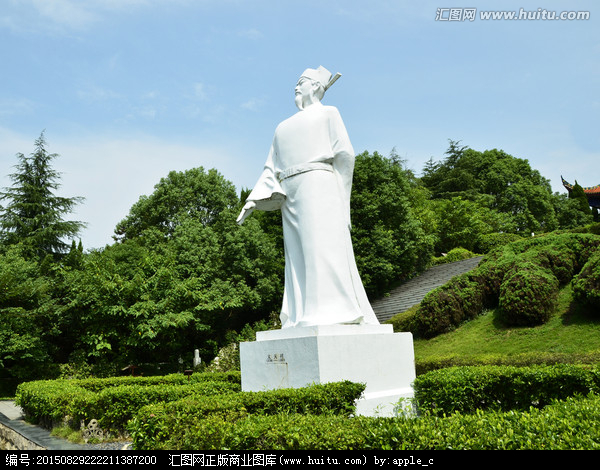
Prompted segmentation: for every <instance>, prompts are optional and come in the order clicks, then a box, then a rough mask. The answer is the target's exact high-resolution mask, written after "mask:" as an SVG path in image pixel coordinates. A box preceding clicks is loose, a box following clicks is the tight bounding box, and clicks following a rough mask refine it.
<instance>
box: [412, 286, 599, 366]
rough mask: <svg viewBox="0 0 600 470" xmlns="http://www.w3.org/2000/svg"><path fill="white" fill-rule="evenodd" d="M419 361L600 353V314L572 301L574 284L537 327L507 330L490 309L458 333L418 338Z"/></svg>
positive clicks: (457, 331) (568, 287)
mask: <svg viewBox="0 0 600 470" xmlns="http://www.w3.org/2000/svg"><path fill="white" fill-rule="evenodd" d="M414 347H415V359H416V361H417V362H419V361H429V360H432V359H434V358H440V357H455V358H461V359H464V360H466V361H467V362H468V361H469V360H477V359H478V358H484V357H485V356H511V355H520V354H530V355H531V354H533V355H535V353H542V354H546V353H555V354H566V355H573V357H574V358H577V357H578V356H579V355H589V354H593V353H599V354H600V315H598V313H597V312H592V311H585V310H582V309H581V308H578V307H576V306H575V305H574V303H573V302H572V290H571V287H570V285H567V286H566V287H564V288H563V289H562V290H561V291H560V293H559V296H558V299H557V305H556V309H555V311H554V313H553V315H552V316H551V318H550V320H549V321H548V322H547V323H545V324H543V325H540V326H536V327H507V326H505V325H503V324H502V323H501V322H500V320H499V318H498V315H497V312H496V311H495V310H486V311H484V312H483V313H482V315H480V316H479V317H477V318H476V319H474V320H471V321H469V322H466V323H464V324H463V325H461V326H459V327H458V328H457V329H456V330H454V331H452V332H450V333H446V334H442V335H439V336H437V337H434V338H431V339H415V342H414Z"/></svg>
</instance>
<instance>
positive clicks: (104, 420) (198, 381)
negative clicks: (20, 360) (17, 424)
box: [15, 372, 241, 433]
mask: <svg viewBox="0 0 600 470" xmlns="http://www.w3.org/2000/svg"><path fill="white" fill-rule="evenodd" d="M211 379H212V380H211ZM240 389H241V385H240V373H239V372H231V373H205V374H193V375H192V376H190V377H186V376H184V375H182V374H172V375H166V376H163V377H112V378H103V379H93V378H92V379H73V380H67V379H60V380H40V381H34V382H24V383H22V384H20V385H19V386H18V388H17V392H16V394H15V402H16V403H17V404H18V405H19V406H20V407H21V408H22V409H23V412H24V414H25V416H26V417H27V419H28V420H29V421H31V422H33V423H36V424H40V425H42V426H44V427H47V428H51V427H52V426H53V425H55V424H57V423H61V422H67V424H68V423H70V424H71V425H73V426H78V425H79V423H80V421H82V420H83V421H85V422H87V421H89V420H91V419H96V420H98V422H99V424H100V427H102V428H103V429H104V430H106V431H113V432H117V433H119V432H122V431H123V429H124V427H125V424H126V423H127V420H128V419H130V418H131V416H132V415H133V414H134V413H135V412H136V411H137V410H139V409H140V408H141V407H143V406H145V405H148V404H150V403H156V402H162V401H169V400H178V399H181V398H182V397H185V396H196V395H199V394H206V395H210V394H218V393H224V392H233V391H239V390H240Z"/></svg>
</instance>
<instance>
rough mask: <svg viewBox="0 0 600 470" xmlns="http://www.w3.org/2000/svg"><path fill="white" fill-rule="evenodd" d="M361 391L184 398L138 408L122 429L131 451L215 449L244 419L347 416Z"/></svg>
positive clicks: (340, 386)
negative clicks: (232, 428) (237, 422)
mask: <svg viewBox="0 0 600 470" xmlns="http://www.w3.org/2000/svg"><path fill="white" fill-rule="evenodd" d="M364 387H365V386H364V384H356V383H352V382H339V383H329V384H320V385H312V386H309V387H304V388H299V389H280V390H270V391H265V392H240V393H231V394H225V395H218V396H197V397H194V398H186V399H182V400H178V401H174V402H169V403H164V404H157V405H151V406H147V407H144V408H142V409H141V410H140V411H139V412H138V413H137V414H136V416H135V417H134V419H132V420H131V421H130V423H129V426H128V430H129V432H130V434H131V436H132V438H133V442H134V448H135V449H137V450H150V449H220V448H222V440H223V439H224V436H225V435H227V433H228V432H229V430H230V428H231V426H232V425H233V424H234V423H235V422H236V421H238V420H239V419H242V418H244V417H246V416H248V415H250V414H254V415H272V414H279V413H283V414H286V415H287V414H294V413H302V414H326V415H334V414H337V415H342V416H349V415H350V414H351V413H353V411H354V407H355V402H356V400H357V399H358V398H359V397H360V396H361V395H362V393H363V391H364Z"/></svg>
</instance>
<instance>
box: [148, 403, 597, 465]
mask: <svg viewBox="0 0 600 470" xmlns="http://www.w3.org/2000/svg"><path fill="white" fill-rule="evenodd" d="M598 422H600V397H597V396H594V395H590V396H589V397H587V398H581V397H577V398H568V399H566V400H564V401H558V402H554V403H553V404H551V405H549V406H546V407H545V408H543V409H535V408H532V409H529V410H527V411H525V412H517V411H508V412H501V411H487V412H484V411H481V410H479V411H477V412H475V413H473V414H468V415H464V414H461V413H453V414H452V415H450V416H446V417H440V416H435V415H429V414H426V415H424V416H421V417H420V418H417V419H411V418H370V417H354V418H347V417H345V416H340V415H303V414H287V413H286V414H284V413H280V414H275V415H249V416H246V417H244V418H240V419H238V420H236V421H233V422H232V421H228V419H227V418H226V417H223V416H211V417H210V418H208V419H203V420H201V421H199V422H197V423H193V427H190V428H188V429H187V435H186V439H185V440H182V441H180V442H175V441H170V442H169V444H174V445H173V446H170V445H168V444H165V443H163V444H162V445H161V446H159V448H162V449H170V450H211V449H228V450H230V451H248V450H264V451H269V450H356V449H361V450H411V451H415V450H437V449H439V450H442V449H467V450H502V449H515V450H516V449H521V450H526V449H529V450H535V449H547V450H575V449H587V450H597V449H600V427H599V426H598ZM180 434H181V433H180ZM176 445H179V447H177V446H176ZM303 463H306V462H303Z"/></svg>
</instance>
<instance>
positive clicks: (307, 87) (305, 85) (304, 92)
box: [294, 77, 315, 109]
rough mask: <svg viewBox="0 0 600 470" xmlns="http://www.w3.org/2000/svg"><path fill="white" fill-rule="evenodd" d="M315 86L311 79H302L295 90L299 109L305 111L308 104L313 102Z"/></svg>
mask: <svg viewBox="0 0 600 470" xmlns="http://www.w3.org/2000/svg"><path fill="white" fill-rule="evenodd" d="M314 88H315V87H314V84H313V82H312V80H311V79H309V78H306V77H300V80H298V83H297V84H296V88H295V89H294V96H295V99H294V101H295V102H296V106H297V107H298V109H303V108H304V107H305V105H306V104H308V103H310V102H312V99H313V97H314V93H315V91H314Z"/></svg>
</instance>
